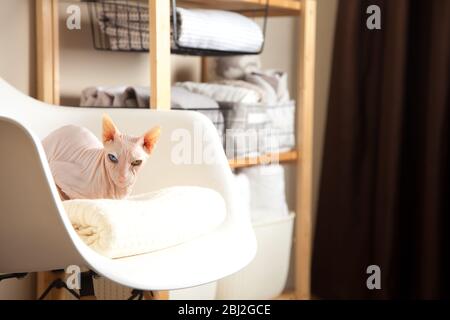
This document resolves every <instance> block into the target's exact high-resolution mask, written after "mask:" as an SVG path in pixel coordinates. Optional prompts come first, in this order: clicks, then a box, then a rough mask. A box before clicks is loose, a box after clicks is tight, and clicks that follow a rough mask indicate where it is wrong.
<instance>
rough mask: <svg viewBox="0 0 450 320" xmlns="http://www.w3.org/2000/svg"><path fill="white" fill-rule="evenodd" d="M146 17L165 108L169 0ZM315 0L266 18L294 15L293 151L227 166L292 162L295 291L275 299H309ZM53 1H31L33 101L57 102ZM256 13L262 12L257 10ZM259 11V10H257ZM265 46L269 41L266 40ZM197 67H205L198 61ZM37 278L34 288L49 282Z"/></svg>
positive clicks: (238, 0) (278, 6)
mask: <svg viewBox="0 0 450 320" xmlns="http://www.w3.org/2000/svg"><path fill="white" fill-rule="evenodd" d="M148 1H149V2H148V3H149V17H150V19H149V20H150V25H149V28H150V29H149V30H150V52H149V60H150V66H151V68H150V70H149V76H150V83H151V103H150V104H151V106H150V107H151V108H154V109H170V87H171V79H170V74H171V72H170V71H171V69H170V68H171V67H170V54H171V53H170V18H169V17H170V2H171V1H169V0H167V1H162V0H148ZM316 1H317V0H269V5H270V7H269V14H268V15H269V16H295V17H298V28H299V32H298V36H299V48H298V59H299V61H298V66H299V69H298V76H297V79H298V97H297V103H298V105H297V124H298V128H297V134H296V136H297V150H294V151H291V152H283V153H279V154H269V155H264V156H260V157H257V158H250V159H235V160H232V161H230V166H231V167H232V168H242V167H246V166H251V165H258V164H265V163H273V162H281V163H292V164H295V165H297V170H296V172H297V185H296V200H297V203H296V208H295V211H296V213H297V215H296V226H295V290H294V291H293V292H291V293H288V294H283V295H281V296H280V297H278V298H280V299H294V298H295V299H310V267H311V247H312V245H311V242H312V241H311V235H312V224H311V221H312V209H313V199H314V197H313V146H314V144H313V141H314V140H313V137H314V72H315V71H314V69H315V46H316V45H315V41H316V39H315V38H316V6H317V3H316ZM178 4H179V5H181V6H185V7H203V8H214V9H223V10H235V11H240V12H242V13H243V14H248V15H255V14H250V11H247V10H250V9H255V8H258V9H263V8H264V7H265V5H266V0H178ZM57 8H58V0H36V32H37V66H38V70H37V85H38V99H40V100H42V101H45V102H47V103H52V104H59V53H58V10H57ZM260 14H261V13H260ZM256 15H258V14H256ZM268 45H270V43H269V44H268ZM202 65H205V64H203V63H202ZM299 155H301V156H299ZM51 279H52V276H51V273H45V274H41V275H40V276H39V277H38V288H42V287H43V286H44V285H45V283H47V282H48V281H51Z"/></svg>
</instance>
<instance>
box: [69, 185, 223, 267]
mask: <svg viewBox="0 0 450 320" xmlns="http://www.w3.org/2000/svg"><path fill="white" fill-rule="evenodd" d="M63 205H64V208H65V210H66V212H67V214H68V216H69V219H70V221H71V223H72V225H73V227H74V228H75V230H76V232H77V233H78V235H79V236H80V237H81V239H82V240H83V241H84V242H85V243H86V244H87V245H88V246H89V247H91V248H92V249H93V250H95V251H97V252H98V253H100V254H102V255H104V256H107V257H109V258H120V257H126V256H132V255H137V254H142V253H148V252H152V251H156V250H160V249H164V248H168V247H171V246H174V245H177V244H181V243H183V242H186V241H189V240H192V239H194V238H196V237H199V236H201V235H204V234H206V233H208V232H210V231H212V230H213V229H215V228H216V227H217V226H219V225H220V224H221V223H222V222H223V221H224V219H225V216H226V207H225V201H224V199H223V198H222V196H221V195H220V194H219V193H218V192H216V191H214V190H211V189H207V188H200V187H192V186H184V187H171V188H166V189H161V190H159V191H155V192H151V193H147V194H143V195H139V196H134V197H130V198H129V199H127V200H111V199H97V200H68V201H64V202H63Z"/></svg>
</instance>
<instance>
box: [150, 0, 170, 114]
mask: <svg viewBox="0 0 450 320" xmlns="http://www.w3.org/2000/svg"><path fill="white" fill-rule="evenodd" d="M148 8H149V20H150V21H149V24H150V25H149V28H150V29H149V30H150V87H151V92H150V97H151V98H150V107H151V108H152V109H170V85H171V81H170V1H155V0H149V2H148Z"/></svg>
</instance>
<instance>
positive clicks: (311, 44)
mask: <svg viewBox="0 0 450 320" xmlns="http://www.w3.org/2000/svg"><path fill="white" fill-rule="evenodd" d="M301 4H302V6H301V10H300V17H299V24H300V25H299V31H300V32H299V35H300V39H299V54H300V55H299V60H298V61H299V70H298V83H299V90H298V103H299V108H298V109H297V115H298V116H297V125H298V128H297V145H298V146H297V148H298V152H299V154H301V157H299V160H298V165H297V181H298V183H297V204H296V209H297V210H296V211H297V217H296V228H295V230H296V232H295V239H296V242H295V243H296V244H295V270H296V273H295V295H296V298H297V299H309V298H310V296H311V292H310V282H311V252H312V233H313V230H312V215H313V207H314V196H313V187H314V181H313V156H314V69H315V46H316V7H317V3H316V0H301Z"/></svg>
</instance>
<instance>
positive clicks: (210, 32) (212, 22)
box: [177, 8, 264, 52]
mask: <svg viewBox="0 0 450 320" xmlns="http://www.w3.org/2000/svg"><path fill="white" fill-rule="evenodd" d="M177 14H178V20H179V23H180V25H181V26H180V27H179V29H178V32H179V34H178V43H179V44H180V45H182V46H184V47H190V48H199V49H214V50H223V51H244V52H258V51H259V50H260V49H261V46H262V44H263V41H264V36H263V33H262V31H261V28H260V27H259V26H258V24H256V23H255V22H254V21H252V20H251V19H249V18H247V17H245V16H243V15H240V14H238V13H235V12H230V11H221V10H208V9H183V8H177Z"/></svg>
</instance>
